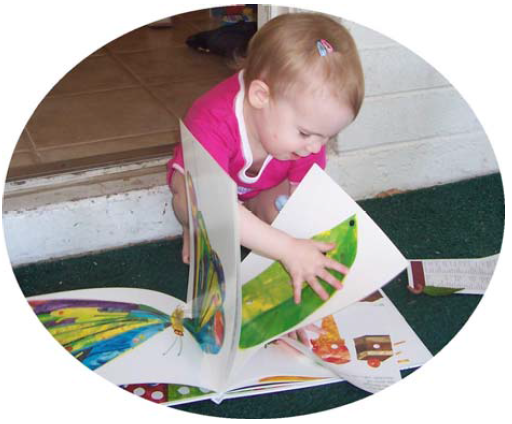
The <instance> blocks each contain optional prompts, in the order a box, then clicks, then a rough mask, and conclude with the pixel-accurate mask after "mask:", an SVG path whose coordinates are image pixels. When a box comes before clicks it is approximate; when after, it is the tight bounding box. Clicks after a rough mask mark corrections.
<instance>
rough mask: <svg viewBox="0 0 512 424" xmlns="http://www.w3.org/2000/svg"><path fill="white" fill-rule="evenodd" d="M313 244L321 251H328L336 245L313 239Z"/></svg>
mask: <svg viewBox="0 0 512 424" xmlns="http://www.w3.org/2000/svg"><path fill="white" fill-rule="evenodd" d="M315 245H316V247H317V248H318V249H320V251H321V252H324V253H326V252H329V251H330V250H332V249H334V248H335V247H336V243H325V242H323V241H315Z"/></svg>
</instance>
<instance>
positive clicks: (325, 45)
mask: <svg viewBox="0 0 512 424" xmlns="http://www.w3.org/2000/svg"><path fill="white" fill-rule="evenodd" d="M316 48H317V50H318V53H320V56H327V54H328V53H332V52H333V51H334V49H333V48H332V46H331V45H330V44H329V42H328V41H327V40H325V39H323V38H322V39H320V40H318V41H317V42H316Z"/></svg>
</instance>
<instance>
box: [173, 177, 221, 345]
mask: <svg viewBox="0 0 512 424" xmlns="http://www.w3.org/2000/svg"><path fill="white" fill-rule="evenodd" d="M186 179H187V188H188V193H189V198H188V199H189V203H190V210H191V216H192V224H193V236H194V247H195V265H194V286H193V293H192V298H193V301H192V318H185V319H184V320H183V324H184V326H185V328H186V329H187V330H188V331H189V332H190V333H191V334H192V336H194V338H195V339H196V340H197V342H198V343H199V345H200V346H201V349H202V350H203V351H204V352H206V353H212V354H216V353H218V352H219V351H220V349H221V347H222V343H223V341H224V327H225V318H224V308H223V302H224V298H225V278H224V270H223V267H222V264H221V261H220V258H219V256H218V255H217V253H216V252H215V251H214V250H213V248H212V246H211V244H210V240H209V237H208V232H207V231H206V225H205V222H204V219H203V215H202V213H201V211H200V210H199V209H198V207H197V198H196V194H195V190H194V186H193V182H192V178H191V177H190V174H189V173H187V178H186Z"/></svg>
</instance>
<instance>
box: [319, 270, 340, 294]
mask: <svg viewBox="0 0 512 424" xmlns="http://www.w3.org/2000/svg"><path fill="white" fill-rule="evenodd" d="M318 276H319V277H320V278H321V279H322V280H324V281H325V282H326V283H327V284H330V285H331V286H333V287H334V288H335V289H336V290H340V289H342V288H343V286H342V284H341V282H339V281H338V280H337V279H336V278H335V277H334V275H332V274H331V273H330V272H329V271H327V270H326V269H323V270H322V271H321V272H319V273H318Z"/></svg>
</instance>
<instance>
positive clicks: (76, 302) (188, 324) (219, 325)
mask: <svg viewBox="0 0 512 424" xmlns="http://www.w3.org/2000/svg"><path fill="white" fill-rule="evenodd" d="M190 187H191V189H192V196H191V198H192V202H191V205H192V216H193V226H194V232H193V234H194V237H195V254H196V256H195V258H196V260H195V268H194V287H193V289H194V290H193V293H194V296H193V297H194V299H193V301H192V316H191V317H188V318H185V312H184V309H183V308H182V307H180V306H178V307H177V308H176V309H175V310H174V311H173V312H172V314H171V315H168V314H167V313H164V312H162V311H159V310H157V309H155V308H152V307H150V306H147V305H142V304H137V303H125V302H113V301H104V300H92V299H91V300H83V299H72V298H70V299H46V300H29V303H30V305H31V306H32V308H33V310H34V312H35V313H36V314H37V316H38V318H39V320H40V321H41V322H42V323H43V325H44V326H45V327H46V328H47V329H48V331H49V332H50V333H51V334H52V335H53V336H54V337H55V338H56V339H57V341H58V342H59V343H60V344H61V345H63V346H64V347H65V349H66V350H68V351H69V352H70V353H71V354H72V355H73V356H74V357H75V358H77V359H78V360H79V361H80V362H82V363H83V364H84V365H86V366H87V367H88V368H90V369H92V370H95V369H97V368H98V367H100V366H102V365H103V364H105V363H107V362H109V361H111V360H113V359H115V358H117V357H118V356H119V355H121V354H123V353H125V352H127V351H129V350H130V349H133V348H135V347H137V346H138V345H140V344H141V343H143V342H145V341H147V340H148V339H149V338H150V337H152V336H154V335H155V334H157V333H159V332H161V331H163V330H165V329H167V328H168V327H172V329H173V330H174V334H175V335H176V338H175V340H174V342H173V343H172V345H171V346H170V347H169V349H167V351H166V352H164V355H166V354H167V353H169V352H170V351H171V350H172V349H173V348H174V346H175V344H176V343H177V342H179V350H178V353H177V354H178V355H180V354H181V351H182V348H183V336H184V332H185V330H187V331H188V332H190V334H191V335H192V336H193V337H194V339H195V340H196V341H197V342H198V343H199V345H200V347H201V349H202V350H203V351H204V352H207V353H218V352H219V351H220V348H221V347H222V343H223V341H224V312H223V306H222V303H223V299H224V287H225V284H224V272H223V268H222V265H221V262H220V259H219V257H218V255H217V253H216V252H215V251H214V250H213V249H212V247H211V245H210V242H209V238H208V234H207V231H206V226H205V224H204V220H203V217H202V214H201V212H200V211H199V210H197V202H196V200H195V194H194V193H193V187H192V185H191V182H190Z"/></svg>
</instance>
